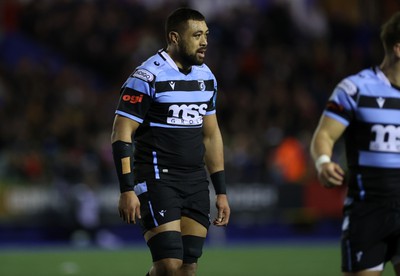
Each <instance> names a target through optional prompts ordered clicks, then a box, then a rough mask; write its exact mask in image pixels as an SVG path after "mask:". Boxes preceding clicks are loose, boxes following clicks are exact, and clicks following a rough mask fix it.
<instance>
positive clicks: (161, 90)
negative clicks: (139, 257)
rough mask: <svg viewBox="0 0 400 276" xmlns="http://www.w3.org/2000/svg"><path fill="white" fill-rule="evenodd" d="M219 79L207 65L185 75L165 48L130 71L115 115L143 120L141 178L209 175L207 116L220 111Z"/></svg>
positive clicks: (138, 151)
mask: <svg viewBox="0 0 400 276" xmlns="http://www.w3.org/2000/svg"><path fill="white" fill-rule="evenodd" d="M216 94H217V83H216V79H215V77H214V75H213V73H212V72H211V71H210V69H209V68H208V67H207V66H206V65H205V64H203V65H200V66H192V69H191V72H190V73H188V74H183V73H181V72H180V71H179V69H178V67H177V66H176V64H175V63H174V61H173V60H172V59H171V58H170V56H169V55H168V54H167V53H166V52H165V51H164V50H160V51H159V52H158V53H157V54H155V55H154V56H152V57H150V58H149V59H148V60H146V61H145V62H144V63H143V64H142V65H140V66H139V67H137V68H136V70H135V71H134V72H133V73H132V74H131V76H129V78H128V79H127V81H126V82H125V83H124V85H123V86H122V88H121V96H120V100H119V103H118V107H117V110H116V114H118V115H120V116H124V117H127V118H130V119H132V120H135V121H137V122H138V123H140V126H139V128H138V129H137V131H136V133H135V136H134V143H135V154H134V157H135V162H134V163H135V168H134V175H135V178H136V179H137V180H141V179H146V178H155V179H159V178H163V179H182V178H186V177H187V178H191V179H193V178H195V179H196V178H204V177H206V172H205V168H204V160H203V157H204V152H205V149H204V145H203V134H202V126H203V117H204V116H207V115H211V114H215V112H216V110H215V101H216Z"/></svg>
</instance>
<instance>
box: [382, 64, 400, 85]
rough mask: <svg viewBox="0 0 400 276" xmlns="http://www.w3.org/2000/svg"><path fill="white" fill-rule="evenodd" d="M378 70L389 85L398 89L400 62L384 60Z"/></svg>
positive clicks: (399, 83)
mask: <svg viewBox="0 0 400 276" xmlns="http://www.w3.org/2000/svg"><path fill="white" fill-rule="evenodd" d="M380 69H381V70H382V72H383V73H384V74H385V76H386V77H387V78H388V80H389V81H390V83H391V84H394V85H395V86H397V87H400V62H399V61H397V62H395V61H389V60H388V59H384V60H383V62H382V64H381V65H380Z"/></svg>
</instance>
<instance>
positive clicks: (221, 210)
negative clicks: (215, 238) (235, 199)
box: [213, 194, 231, 226]
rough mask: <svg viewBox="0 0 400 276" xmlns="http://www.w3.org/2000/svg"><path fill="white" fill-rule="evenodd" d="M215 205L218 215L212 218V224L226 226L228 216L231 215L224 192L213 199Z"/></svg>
mask: <svg viewBox="0 0 400 276" xmlns="http://www.w3.org/2000/svg"><path fill="white" fill-rule="evenodd" d="M215 206H216V207H217V211H218V215H217V217H216V218H215V219H214V221H213V224H214V225H215V226H227V225H228V222H229V217H230V215H231V209H230V208H229V203H228V197H227V196H226V195H224V194H221V195H217V196H216V200H215Z"/></svg>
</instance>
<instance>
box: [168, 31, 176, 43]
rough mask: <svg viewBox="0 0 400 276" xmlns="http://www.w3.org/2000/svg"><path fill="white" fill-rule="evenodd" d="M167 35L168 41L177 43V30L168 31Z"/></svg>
mask: <svg viewBox="0 0 400 276" xmlns="http://www.w3.org/2000/svg"><path fill="white" fill-rule="evenodd" d="M168 37H169V41H170V43H172V44H178V42H179V34H178V32H169V34H168Z"/></svg>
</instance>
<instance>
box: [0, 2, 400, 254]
mask: <svg viewBox="0 0 400 276" xmlns="http://www.w3.org/2000/svg"><path fill="white" fill-rule="evenodd" d="M182 5H187V6H189V7H192V8H195V9H198V10H200V11H201V12H202V13H203V14H204V15H205V16H206V18H207V23H208V26H209V28H210V31H211V32H210V37H209V47H208V51H207V59H206V63H207V64H208V65H209V67H210V68H211V69H212V70H213V72H214V73H215V75H216V77H217V80H218V85H219V100H218V108H217V115H218V118H219V122H220V127H221V130H222V132H223V137H224V142H225V158H226V172H227V180H228V191H229V194H230V203H231V208H232V212H233V213H232V218H231V225H230V226H229V227H228V228H226V229H224V230H216V229H215V228H213V227H211V230H210V231H211V233H210V237H209V241H210V242H211V243H219V244H221V243H224V242H259V241H280V240H288V239H289V240H290V239H307V240H316V241H318V240H335V242H336V241H337V240H338V238H339V235H340V216H341V204H342V201H343V197H344V193H345V190H344V189H335V190H325V189H323V188H321V187H320V185H319V184H318V181H317V179H316V174H315V169H314V164H313V162H312V161H311V158H310V156H309V144H310V140H311V136H312V133H313V131H314V129H315V127H316V125H317V123H318V119H319V116H320V114H321V112H322V110H323V108H324V105H325V102H326V100H327V98H328V97H329V95H330V93H331V92H332V90H333V88H334V86H335V85H336V83H338V82H339V81H340V80H341V79H342V78H344V77H345V76H347V75H348V74H353V73H356V72H358V71H360V70H361V69H363V68H364V67H368V66H374V65H378V64H379V63H380V61H381V59H382V57H383V51H382V47H381V44H380V41H379V30H380V25H381V24H382V23H383V22H384V21H385V20H386V19H387V18H388V17H389V16H390V15H391V14H393V12H395V11H398V10H399V8H400V2H399V1H396V0H350V1H349V0H320V1H318V0H230V1H225V0H202V1H195V0H188V1H173V0H169V1H168V0H152V1H147V0H136V1H135V0H113V1H109V0H90V1H89V0H87V1H83V0H82V1H78V0H57V1H56V0H1V1H0V120H1V123H0V247H6V246H15V245H42V244H72V245H75V246H92V245H96V246H101V247H104V248H116V247H118V246H121V245H126V244H130V243H135V242H138V241H139V242H140V243H143V241H142V237H141V233H140V229H139V227H138V226H132V225H125V224H123V223H122V221H121V220H120V218H119V216H118V211H117V202H118V196H119V188H118V183H117V178H116V174H115V170H114V165H113V160H112V155H111V147H110V131H111V126H112V121H113V118H114V110H115V107H116V104H117V101H118V97H119V89H120V87H121V85H122V84H123V83H124V81H125V80H126V78H127V77H128V76H129V75H130V73H131V72H132V71H133V70H134V68H135V67H136V66H138V65H139V64H140V63H141V62H143V61H144V60H145V59H147V58H148V57H149V56H150V55H153V54H154V53H155V52H156V51H157V50H158V49H160V48H163V47H165V39H164V20H165V18H166V17H167V15H168V14H169V13H170V12H171V11H172V10H174V9H175V8H177V7H180V6H182ZM334 158H335V160H336V161H338V162H341V163H345V160H344V157H343V150H342V147H341V146H340V143H339V145H338V147H337V148H336V149H335V156H334Z"/></svg>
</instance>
